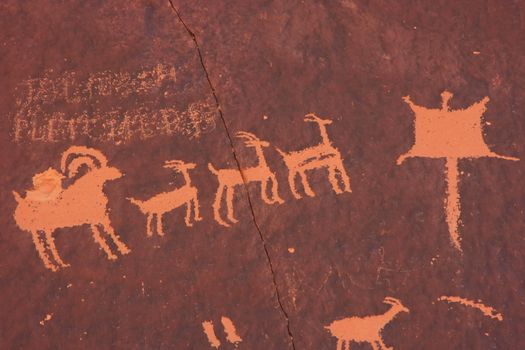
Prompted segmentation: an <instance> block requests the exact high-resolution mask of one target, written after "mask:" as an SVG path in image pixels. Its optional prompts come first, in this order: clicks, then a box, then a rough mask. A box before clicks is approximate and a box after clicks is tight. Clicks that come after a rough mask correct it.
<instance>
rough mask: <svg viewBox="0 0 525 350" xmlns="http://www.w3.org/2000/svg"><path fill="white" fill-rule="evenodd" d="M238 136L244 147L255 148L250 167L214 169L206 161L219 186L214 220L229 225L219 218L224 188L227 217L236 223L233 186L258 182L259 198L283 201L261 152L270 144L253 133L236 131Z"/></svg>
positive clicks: (273, 201) (273, 175)
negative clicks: (254, 161)
mask: <svg viewBox="0 0 525 350" xmlns="http://www.w3.org/2000/svg"><path fill="white" fill-rule="evenodd" d="M236 136H237V137H238V138H242V139H244V140H246V141H244V144H245V145H246V147H251V148H254V149H255V153H256V155H257V158H258V164H257V165H256V166H253V167H250V168H244V169H241V171H239V170H238V169H215V167H214V166H213V165H212V164H211V163H208V168H209V169H210V171H211V172H212V173H213V174H215V175H216V176H217V179H218V180H219V187H218V188H217V193H216V195H215V201H214V202H213V214H214V217H215V220H216V221H217V222H218V223H219V224H221V225H223V226H226V227H228V226H230V224H228V223H227V222H226V221H224V220H223V219H222V218H221V214H220V209H221V202H222V195H223V193H224V190H226V209H227V218H228V220H229V221H230V222H232V223H237V222H238V220H237V219H236V218H235V217H234V215H233V194H234V189H235V186H239V185H243V184H244V183H250V182H260V183H261V199H262V200H263V201H264V202H265V203H267V204H274V203H284V201H283V200H282V199H281V197H279V193H278V184H277V179H276V178H275V174H274V173H273V172H272V171H271V170H270V167H269V166H268V164H267V163H266V158H265V156H264V153H263V147H268V146H270V143H268V142H267V141H262V140H260V139H259V138H257V136H255V135H254V134H251V133H249V132H243V131H241V132H238V133H237V134H236ZM268 186H269V187H270V190H271V192H272V198H269V197H268V194H267V193H266V190H267V187H268Z"/></svg>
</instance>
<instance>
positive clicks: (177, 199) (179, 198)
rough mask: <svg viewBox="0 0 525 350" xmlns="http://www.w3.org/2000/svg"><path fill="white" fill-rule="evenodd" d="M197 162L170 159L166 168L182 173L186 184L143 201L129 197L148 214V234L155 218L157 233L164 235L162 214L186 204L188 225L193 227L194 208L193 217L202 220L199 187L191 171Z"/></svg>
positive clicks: (149, 234) (151, 231)
mask: <svg viewBox="0 0 525 350" xmlns="http://www.w3.org/2000/svg"><path fill="white" fill-rule="evenodd" d="M195 167H196V164H194V163H185V162H183V161H181V160H169V161H166V162H165V163H164V168H167V169H174V170H176V171H179V172H181V173H182V176H184V181H185V184H184V186H182V187H179V188H177V189H175V190H173V191H170V192H162V193H159V194H157V195H155V196H153V197H151V198H150V199H147V200H145V201H141V200H138V199H133V198H128V199H129V201H130V202H131V203H133V204H135V205H136V206H138V207H139V209H140V211H141V212H143V213H144V214H146V215H147V223H146V233H147V235H148V236H152V235H153V230H152V222H153V218H155V219H156V223H157V234H158V235H159V236H164V230H163V229H162V216H163V215H164V214H165V213H167V212H170V211H172V210H174V209H176V208H178V207H180V206H183V205H186V216H185V218H184V221H185V223H186V226H188V227H191V226H193V223H192V222H191V211H192V208H193V212H194V214H193V219H194V220H195V221H201V220H202V218H201V216H200V212H199V200H198V196H197V193H198V191H197V188H196V187H195V186H193V185H192V184H191V178H190V174H189V171H188V170H190V169H194V168H195Z"/></svg>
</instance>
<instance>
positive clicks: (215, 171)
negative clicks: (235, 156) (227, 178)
mask: <svg viewBox="0 0 525 350" xmlns="http://www.w3.org/2000/svg"><path fill="white" fill-rule="evenodd" d="M208 169H210V171H211V172H212V173H214V174H215V175H219V171H218V170H217V169H215V167H214V166H213V164H211V163H208Z"/></svg>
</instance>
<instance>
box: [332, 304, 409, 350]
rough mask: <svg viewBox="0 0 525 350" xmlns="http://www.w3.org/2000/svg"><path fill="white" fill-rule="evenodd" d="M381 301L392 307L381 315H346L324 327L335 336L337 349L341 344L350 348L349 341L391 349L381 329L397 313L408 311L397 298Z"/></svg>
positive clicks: (341, 346) (377, 349)
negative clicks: (384, 339) (382, 335)
mask: <svg viewBox="0 0 525 350" xmlns="http://www.w3.org/2000/svg"><path fill="white" fill-rule="evenodd" d="M383 302H384V303H385V304H389V305H392V307H391V308H390V309H389V310H388V311H386V312H385V313H383V314H381V315H372V316H365V317H356V316H354V317H348V318H344V319H342V320H336V321H334V322H332V323H331V324H330V325H328V326H326V327H324V328H325V329H327V330H328V331H329V332H330V333H331V334H332V335H333V336H334V337H336V338H337V350H343V346H344V348H345V350H350V342H351V341H354V342H357V343H369V344H370V345H371V346H372V348H373V349H374V350H382V349H387V350H392V349H393V348H391V347H388V346H386V345H385V343H384V341H383V338H382V337H381V331H382V330H383V328H385V326H386V325H387V324H388V323H389V322H390V321H392V320H393V319H394V317H396V315H397V314H398V313H400V312H410V311H409V310H408V308H406V307H405V306H403V304H401V301H400V300H399V299H396V298H392V297H386V298H385V299H384V300H383Z"/></svg>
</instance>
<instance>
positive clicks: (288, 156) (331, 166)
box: [277, 113, 351, 199]
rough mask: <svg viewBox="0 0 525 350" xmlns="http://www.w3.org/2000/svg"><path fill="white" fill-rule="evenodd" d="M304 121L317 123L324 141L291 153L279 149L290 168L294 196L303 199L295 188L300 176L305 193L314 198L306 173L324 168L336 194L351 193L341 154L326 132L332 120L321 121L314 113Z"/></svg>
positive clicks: (291, 188) (308, 115)
mask: <svg viewBox="0 0 525 350" xmlns="http://www.w3.org/2000/svg"><path fill="white" fill-rule="evenodd" d="M304 120H305V121H306V122H311V123H316V124H317V125H318V126H319V131H320V133H321V139H322V141H321V143H320V144H318V145H316V146H312V147H308V148H305V149H303V150H300V151H293V152H289V153H286V152H283V151H282V150H280V149H277V151H278V152H279V153H280V154H281V156H282V157H283V160H284V163H285V164H286V166H287V167H288V183H289V184H290V190H291V191H292V194H293V195H294V197H295V198H297V199H299V198H301V197H302V196H301V195H300V194H299V193H298V192H297V189H296V186H295V178H296V177H297V175H299V176H300V178H301V183H302V184H303V188H304V192H305V193H306V194H307V195H308V196H310V197H314V196H315V193H314V191H313V190H312V188H311V187H310V184H309V183H308V178H307V176H306V172H307V171H309V170H314V169H322V168H327V169H328V180H329V181H330V184H331V185H332V189H333V190H334V192H335V193H337V194H341V193H343V192H351V189H350V179H349V177H348V175H347V174H346V171H345V168H344V165H343V159H342V158H341V153H340V152H339V150H338V149H337V148H335V147H334V146H333V145H332V142H331V141H330V138H329V137H328V133H327V132H326V125H329V124H331V123H332V121H331V120H330V119H321V118H319V117H317V116H316V115H315V114H312V113H310V114H307V115H306V116H305V118H304ZM336 175H339V178H340V180H341V182H342V183H343V187H342V188H341V186H340V184H339V181H338V179H337V176H336Z"/></svg>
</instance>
